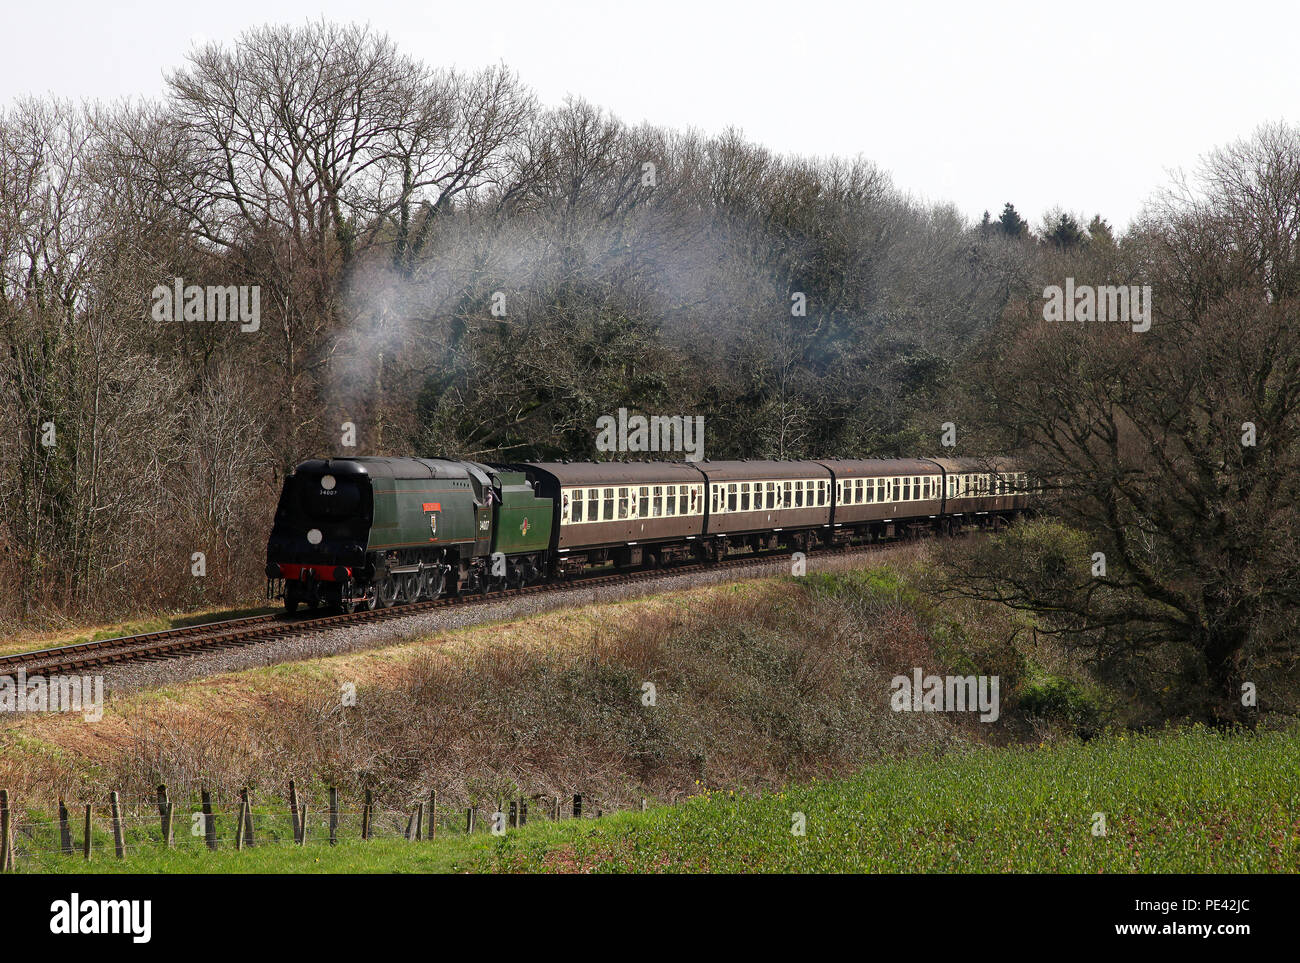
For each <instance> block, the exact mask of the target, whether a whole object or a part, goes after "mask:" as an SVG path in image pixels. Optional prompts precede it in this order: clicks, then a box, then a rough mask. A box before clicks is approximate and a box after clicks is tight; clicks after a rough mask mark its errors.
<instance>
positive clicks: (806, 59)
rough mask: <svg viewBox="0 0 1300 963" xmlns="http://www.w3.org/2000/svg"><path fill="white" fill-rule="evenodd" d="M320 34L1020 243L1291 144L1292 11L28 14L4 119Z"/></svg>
mask: <svg viewBox="0 0 1300 963" xmlns="http://www.w3.org/2000/svg"><path fill="white" fill-rule="evenodd" d="M321 16H324V17H325V18H327V19H330V20H338V21H361V22H368V23H370V24H371V25H372V26H374V27H375V28H377V29H379V30H381V31H384V32H387V33H389V34H390V35H391V36H393V37H394V38H395V39H396V40H397V41H398V43H399V45H400V47H401V48H402V50H403V51H404V52H406V53H409V54H412V55H415V56H418V57H420V58H423V59H424V60H426V61H428V62H429V63H431V64H441V65H456V66H461V67H478V66H483V65H486V64H491V63H496V62H498V61H504V62H505V63H506V64H507V65H509V66H510V67H512V68H513V69H515V70H517V71H519V73H520V75H521V76H522V78H523V79H524V80H525V81H526V82H527V83H529V84H530V85H532V87H533V88H534V89H535V90H536V91H537V92H538V94H539V96H540V97H541V99H542V100H543V102H544V103H547V104H557V103H559V102H560V101H561V100H562V99H563V98H564V96H565V95H566V94H570V93H571V94H577V95H580V96H583V97H585V98H587V99H588V100H591V101H593V102H595V103H597V104H599V105H601V106H604V107H607V108H610V109H611V110H613V111H614V112H615V113H616V114H617V115H619V116H620V117H622V118H623V119H624V120H627V121H630V122H633V123H636V122H640V121H643V120H645V121H650V122H652V123H655V124H663V125H669V126H675V127H694V128H697V129H699V130H702V131H705V132H709V133H712V132H717V131H719V130H721V129H722V128H724V127H726V126H728V125H735V126H738V127H740V128H742V129H743V130H744V131H745V133H746V134H747V135H748V136H749V137H750V138H751V139H752V140H755V141H758V142H760V143H762V144H764V145H766V146H768V147H770V148H773V149H775V150H777V151H783V152H785V151H788V152H797V153H804V154H821V155H828V154H839V155H844V156H853V155H857V154H861V155H863V156H865V157H867V158H870V159H871V160H874V161H876V162H877V163H878V164H880V165H881V166H882V167H884V168H885V169H886V170H888V171H889V172H890V173H891V174H892V175H893V178H894V181H895V183H897V184H898V185H899V186H900V187H902V188H904V189H905V190H907V191H909V192H911V193H913V194H915V195H917V196H919V197H923V198H926V199H930V200H948V201H952V202H953V203H955V204H956V205H957V206H958V207H959V208H960V209H961V210H962V211H963V212H964V213H965V214H967V216H969V217H970V218H972V219H974V218H978V217H979V216H980V214H981V213H982V212H983V211H984V210H985V209H988V210H990V211H992V212H993V214H994V215H995V216H996V214H997V212H998V211H999V210H1000V209H1001V206H1002V204H1003V203H1004V202H1006V201H1008V200H1010V201H1013V202H1014V203H1015V204H1016V206H1017V208H1018V209H1019V210H1020V211H1021V213H1022V214H1023V215H1024V216H1026V217H1027V218H1029V219H1030V220H1031V221H1032V222H1033V223H1034V224H1035V225H1036V224H1037V223H1038V220H1039V218H1040V217H1041V215H1042V214H1043V212H1044V211H1045V210H1047V209H1048V208H1050V207H1052V206H1054V205H1060V206H1062V207H1065V208H1067V209H1070V210H1075V211H1078V212H1080V213H1082V214H1084V215H1085V216H1091V215H1092V214H1094V213H1101V214H1102V215H1103V216H1105V217H1107V218H1109V219H1110V221H1111V222H1112V223H1113V224H1115V225H1116V226H1117V227H1122V226H1124V225H1125V224H1126V223H1127V222H1128V221H1129V219H1130V218H1132V217H1133V216H1134V215H1136V214H1137V213H1138V212H1139V211H1140V210H1141V207H1142V204H1143V202H1144V201H1145V200H1146V199H1148V198H1149V197H1150V196H1151V194H1152V192H1153V191H1154V190H1155V189H1156V188H1158V187H1160V186H1163V185H1165V184H1167V183H1168V180H1169V172H1170V171H1171V170H1174V169H1177V168H1193V167H1195V165H1196V163H1197V161H1198V158H1199V157H1200V156H1201V155H1202V154H1203V153H1205V152H1206V151H1207V150H1209V149H1210V148H1212V147H1214V146H1215V145H1217V144H1222V143H1226V142H1228V141H1231V140H1234V139H1236V138H1238V137H1243V136H1247V135H1249V134H1250V132H1251V131H1252V130H1254V128H1255V127H1257V126H1258V125H1259V124H1260V123H1263V122H1266V121H1276V120H1288V121H1291V122H1297V121H1300V117H1298V116H1297V114H1298V113H1300V70H1297V68H1296V65H1295V59H1294V53H1293V47H1294V44H1295V40H1296V37H1297V35H1298V31H1297V28H1298V27H1300V5H1296V4H1294V3H1293V2H1292V0H1275V2H1272V3H1262V2H1258V0H1236V2H1233V3H1229V4H1225V3H1222V2H1219V3H1214V4H1210V3H1205V2H1201V0H1189V2H1183V3H1175V2H1168V3H1150V2H1144V0H1124V2H1111V0H1103V2H1089V3H1080V4H1077V5H1070V7H1063V8H1060V9H1056V8H1054V7H1053V6H1052V5H1051V4H1049V3H1047V2H1044V0H1038V2H1023V3H1022V2H999V0H981V2H960V3H948V2H944V3H909V2H906V0H894V2H889V3H877V2H872V0H866V2H849V0H844V2H840V3H830V2H823V0H799V2H795V3H790V2H786V3H762V2H745V3H740V2H735V3H731V2H728V3H715V2H707V0H695V2H681V3H679V2H675V0H653V2H647V3H642V4H638V3H635V2H618V0H613V2H606V3H564V2H561V3H555V2H545V0H531V2H528V0H520V2H516V0H501V2H487V3H482V4H479V5H474V4H467V3H456V4H452V3H442V2H436V0H435V2H430V0H423V2H416V0H367V2H365V3H358V2H355V0H353V2H348V3H345V2H334V0H222V2H219V3H213V4H203V5H201V6H200V5H197V4H195V5H188V4H182V3H179V2H177V0H135V2H131V0H124V2H119V3H111V2H110V3H102V2H97V3H84V4H59V3H57V2H56V3H48V2H47V3H22V4H13V5H8V6H7V8H6V10H5V14H4V20H5V34H6V41H7V42H6V43H5V45H4V46H5V49H4V53H3V57H0V97H2V98H3V100H4V102H5V103H8V102H10V101H11V100H12V99H13V98H15V97H17V96H20V95H22V94H28V93H31V94H47V93H55V94H58V95H61V96H68V97H75V98H83V97H86V98H102V99H112V98H117V97H121V96H126V95H147V96H157V95H158V94H160V93H161V92H162V89H163V75H164V72H165V71H168V70H170V69H173V68H175V67H177V66H179V65H180V64H182V63H183V61H184V56H185V53H186V51H187V50H189V48H190V45H191V44H192V43H194V42H196V41H204V40H220V41H227V42H228V41H231V40H233V39H234V38H235V37H236V36H237V35H238V34H239V32H240V31H241V30H243V29H245V28H247V27H249V26H253V25H256V24H260V23H266V22H281V23H283V22H287V23H301V22H303V21H305V20H308V19H318V18H320V17H321Z"/></svg>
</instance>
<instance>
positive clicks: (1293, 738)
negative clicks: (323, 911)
mask: <svg viewBox="0 0 1300 963" xmlns="http://www.w3.org/2000/svg"><path fill="white" fill-rule="evenodd" d="M1298 772H1300V730H1297V729H1295V728H1292V729H1290V730H1287V731H1283V732H1271V733H1262V734H1257V735H1256V734H1246V733H1240V734H1233V735H1224V734H1220V733H1217V732H1214V731H1212V730H1207V729H1203V728H1200V727H1196V728H1191V729H1185V730H1181V731H1174V730H1170V731H1166V732H1162V733H1159V734H1156V735H1150V736H1136V737H1135V736H1109V737H1105V738H1101V739H1095V740H1092V741H1090V742H1087V743H1082V742H1068V743H1057V744H1053V745H1044V746H1041V747H1028V748H1012V749H994V748H978V749H971V750H963V751H959V752H955V753H951V754H948V755H944V756H938V757H929V758H926V757H913V758H909V759H905V760H899V761H893V762H886V763H881V764H877V765H873V766H871V767H869V768H867V769H865V770H863V771H862V772H860V773H859V774H857V775H855V776H853V777H850V778H847V779H842V780H835V781H817V782H812V783H810V784H808V785H803V786H798V787H790V788H787V789H785V790H783V791H780V792H772V793H766V794H762V795H756V796H748V795H745V794H740V793H734V792H716V791H712V790H710V789H708V788H707V787H703V786H702V787H700V791H699V793H698V794H697V795H696V796H694V797H693V798H691V799H690V800H689V801H687V802H685V803H682V804H680V805H675V806H663V807H659V808H654V809H651V810H650V811H649V812H647V813H621V814H616V815H611V816H606V817H604V818H602V819H598V820H597V819H583V820H564V821H561V822H558V823H536V824H530V825H528V826H525V827H523V828H522V829H518V830H510V831H508V832H507V833H505V834H504V835H501V836H494V835H492V834H490V833H488V832H479V833H477V834H475V835H473V836H465V835H463V834H455V833H447V834H442V835H439V836H438V838H436V839H434V840H424V841H420V842H407V841H405V840H393V839H385V840H373V841H368V842H362V841H360V840H356V839H355V838H354V839H348V840H343V841H341V842H340V844H339V845H338V846H335V847H331V846H329V845H328V843H327V842H326V841H325V840H324V839H317V840H315V841H310V840H309V842H308V843H307V844H306V845H304V846H295V845H292V844H290V843H287V842H285V843H277V844H268V845H259V846H258V847H256V848H254V849H252V850H244V851H242V852H236V851H219V852H217V853H207V852H205V851H203V850H202V849H200V848H198V847H188V848H184V849H178V850H175V851H168V850H165V849H163V848H162V847H161V846H160V845H159V844H157V843H156V842H155V843H152V844H150V843H141V844H139V845H136V846H132V847H131V848H130V850H129V852H128V855H127V858H126V859H125V860H121V861H119V860H117V859H115V858H113V856H112V851H111V848H110V849H107V850H104V849H101V850H100V852H99V853H98V854H97V855H96V856H95V857H94V858H93V859H92V860H91V861H89V862H85V861H83V860H82V859H81V858H80V856H77V857H64V856H56V855H46V856H42V857H40V858H39V859H37V860H34V861H32V862H30V863H28V864H26V865H25V866H22V867H20V871H25V872H59V871H71V872H84V871H91V872H137V873H138V872H178V871H179V872H192V873H202V872H219V873H244V872H252V873H267V872H271V873H276V872H286V873H288V872H349V873H359V872H520V871H523V872H615V873H621V872H709V873H751V872H832V873H836V872H877V873H879V872H886V873H888V872H919V873H948V872H1054V873H1151V872H1177V873H1212V872H1232V873H1260V872H1283V873H1286V872H1290V873H1294V872H1297V871H1300V778H1298V777H1297V775H1296V774H1297V773H1298ZM801 815H802V819H800V816H801ZM800 828H802V830H803V832H802V834H799V833H798V832H796V830H797V829H800Z"/></svg>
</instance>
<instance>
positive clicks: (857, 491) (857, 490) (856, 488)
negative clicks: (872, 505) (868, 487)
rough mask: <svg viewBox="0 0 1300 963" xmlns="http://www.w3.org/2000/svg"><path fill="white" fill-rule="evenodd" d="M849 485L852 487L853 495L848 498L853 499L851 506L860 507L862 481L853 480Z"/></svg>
mask: <svg viewBox="0 0 1300 963" xmlns="http://www.w3.org/2000/svg"><path fill="white" fill-rule="evenodd" d="M850 484H852V486H853V494H852V495H851V496H850V497H851V498H852V499H853V504H855V505H861V504H862V484H863V482H862V479H861V478H857V479H854V480H853V481H852V482H851V483H850Z"/></svg>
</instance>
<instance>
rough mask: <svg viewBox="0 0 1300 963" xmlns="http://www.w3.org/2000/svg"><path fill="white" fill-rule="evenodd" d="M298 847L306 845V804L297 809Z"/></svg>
mask: <svg viewBox="0 0 1300 963" xmlns="http://www.w3.org/2000/svg"><path fill="white" fill-rule="evenodd" d="M298 845H299V846H306V845H307V804H306V803H303V804H302V805H301V806H299V807H298Z"/></svg>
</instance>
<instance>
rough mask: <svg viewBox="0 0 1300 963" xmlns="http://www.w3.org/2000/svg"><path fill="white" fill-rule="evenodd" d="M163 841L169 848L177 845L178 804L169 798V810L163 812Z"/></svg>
mask: <svg viewBox="0 0 1300 963" xmlns="http://www.w3.org/2000/svg"><path fill="white" fill-rule="evenodd" d="M163 842H164V843H166V844H167V848H168V849H172V848H173V847H175V845H176V804H175V803H174V802H172V801H171V800H170V799H169V800H167V811H166V812H165V813H163Z"/></svg>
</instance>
